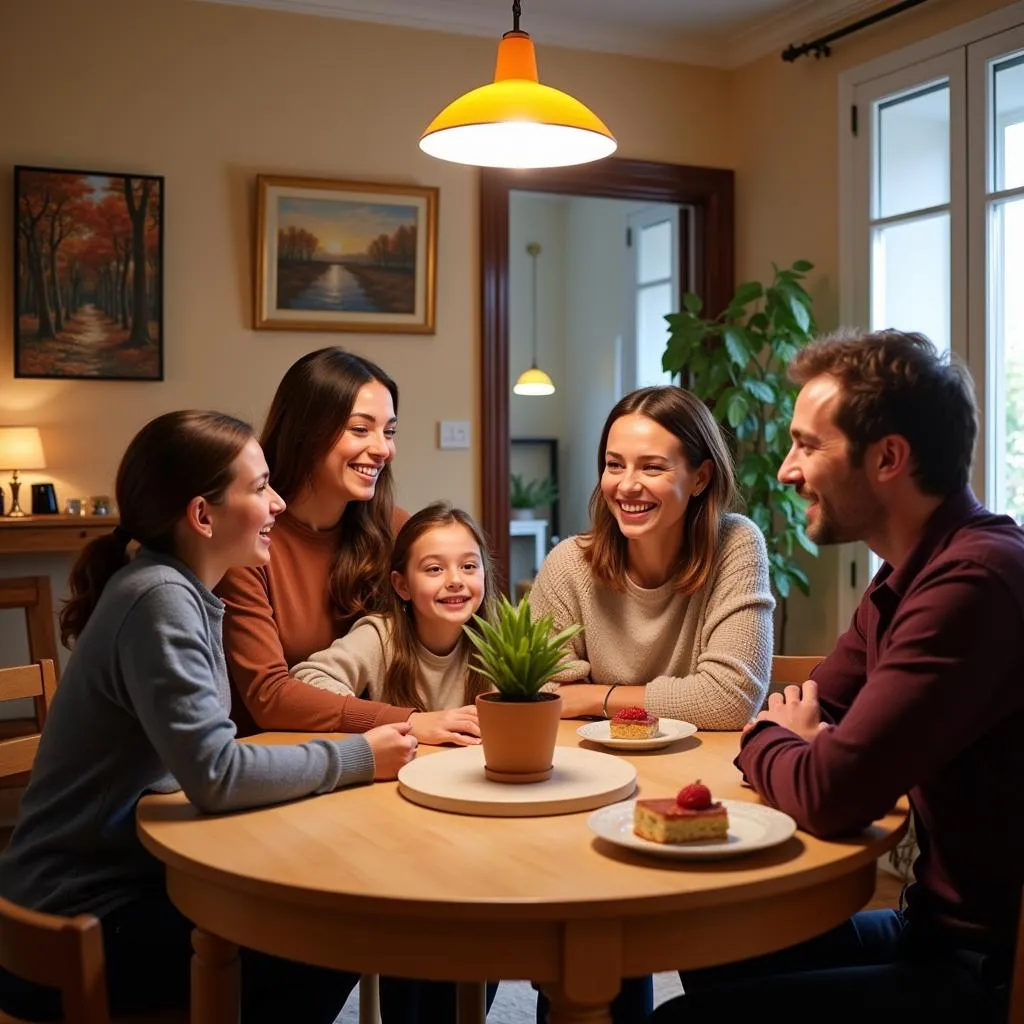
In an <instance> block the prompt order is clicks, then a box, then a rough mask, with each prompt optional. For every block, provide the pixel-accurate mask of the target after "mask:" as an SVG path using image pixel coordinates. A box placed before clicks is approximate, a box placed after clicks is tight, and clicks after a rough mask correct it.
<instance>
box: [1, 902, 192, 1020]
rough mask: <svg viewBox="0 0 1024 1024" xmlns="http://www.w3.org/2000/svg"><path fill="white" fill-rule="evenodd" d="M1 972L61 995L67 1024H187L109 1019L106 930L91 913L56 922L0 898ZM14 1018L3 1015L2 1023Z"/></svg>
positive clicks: (177, 1016)
mask: <svg viewBox="0 0 1024 1024" xmlns="http://www.w3.org/2000/svg"><path fill="white" fill-rule="evenodd" d="M0 967H3V968H4V969H5V970H7V971H9V972H10V973H11V974H14V975H17V976H18V977H19V978H24V979H25V980H26V981H31V982H35V984H37V985H48V986H50V987H51V988H56V989H59V990H60V993H61V1000H62V1006H63V1011H64V1016H63V1020H64V1024H157V1022H164V1024H172V1022H174V1024H185V1022H186V1021H187V1019H188V1018H187V1014H186V1013H184V1012H183V1013H174V1014H166V1013H165V1014H158V1015H151V1016H146V1017H115V1018H111V1016H110V1010H109V1007H108V1004H107V967H106V960H105V957H104V954H103V930H102V928H101V926H100V922H99V919H98V918H96V917H93V915H92V914H79V915H78V916H77V917H58V916H57V915H55V914H41V913H39V912H37V911H34V910H26V909H25V908H24V907H19V906H17V904H14V903H11V902H10V901H9V900H5V899H3V898H2V897H0ZM14 1020H15V1018H13V1017H8V1016H7V1015H6V1014H5V1013H2V1012H0V1024H8V1022H12V1021H14Z"/></svg>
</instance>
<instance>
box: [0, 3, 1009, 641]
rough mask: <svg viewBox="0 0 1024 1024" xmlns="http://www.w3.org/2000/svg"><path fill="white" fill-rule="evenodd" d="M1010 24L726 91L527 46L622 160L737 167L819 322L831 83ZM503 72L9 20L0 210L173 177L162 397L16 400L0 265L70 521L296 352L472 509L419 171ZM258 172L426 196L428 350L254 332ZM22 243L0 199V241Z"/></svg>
mask: <svg viewBox="0 0 1024 1024" xmlns="http://www.w3.org/2000/svg"><path fill="white" fill-rule="evenodd" d="M998 6H1003V4H1000V3H997V2H994V0H934V2H933V3H930V4H928V5H927V6H925V7H922V8H921V9H915V10H912V11H910V12H908V13H906V14H903V15H900V16H899V17H897V18H895V19H893V20H892V21H891V22H887V23H886V24H885V26H884V27H882V28H877V29H874V30H870V31H869V32H867V33H865V34H863V35H860V36H857V37H855V38H853V39H850V40H846V41H844V42H843V43H841V44H839V45H837V46H836V55H835V56H834V57H832V58H831V59H829V60H823V61H814V60H810V59H805V60H802V61H800V62H798V63H797V64H795V65H787V64H783V63H782V62H781V61H780V60H779V58H778V56H777V55H772V56H769V57H765V58H764V59H763V60H760V61H758V62H756V63H755V64H752V65H750V66H749V67H747V68H744V69H742V70H740V71H738V72H725V71H715V70H711V69H704V68H692V67H686V66H681V65H672V64H666V63H659V62H654V61H643V60H637V59H633V58H627V57H619V56H607V55H599V54H592V53H584V52H575V51H569V50H559V49H556V48H554V47H545V46H544V45H543V40H540V41H539V59H540V69H541V75H542V78H544V80H546V81H548V82H549V83H550V84H553V85H557V86H559V87H561V88H564V89H567V90H569V91H570V92H573V93H574V94H576V95H578V96H579V97H581V98H582V99H583V100H584V101H586V102H588V103H589V104H590V105H592V106H593V107H594V108H595V109H596V110H597V111H599V112H600V114H601V115H602V117H603V118H604V119H605V120H606V121H607V123H608V124H609V125H610V126H611V127H612V128H613V130H614V131H615V132H616V134H617V136H618V138H619V143H620V154H621V155H623V156H628V157H637V158H645V159H653V160H665V161H671V162H676V163H691V164H703V165H707V166H720V167H735V168H736V170H737V174H738V178H737V185H738V189H737V198H738V218H737V242H738V272H739V276H740V277H741V278H743V277H749V276H759V277H760V276H763V275H764V274H765V273H766V268H767V267H768V264H769V261H771V260H775V261H777V262H784V261H787V260H790V259H792V258H796V257H806V258H808V259H811V260H812V261H814V262H815V263H816V264H817V267H818V269H817V271H816V272H815V283H814V290H815V293H816V295H818V297H819V299H820V302H819V318H820V320H821V322H822V324H823V325H824V326H830V325H831V323H832V322H833V321H834V319H835V310H836V308H837V301H836V268H837V265H838V252H837V244H838V243H837V202H838V200H837V195H836V178H837V175H836V139H837V135H836V133H837V123H836V80H837V75H838V73H839V71H840V70H841V69H842V68H844V67H847V66H850V65H852V64H857V63H860V62H862V61H865V60H868V59H870V58H872V57H874V56H877V55H878V54H880V53H882V52H884V51H886V50H890V49H893V48H896V47H898V46H902V45H905V44H907V43H909V42H911V41H913V40H916V39H918V38H923V37H925V36H928V35H931V34H933V33H935V32H938V31H941V30H943V29H945V28H948V27H949V26H951V25H952V24H955V23H957V22H960V21H964V20H968V19H969V18H972V17H975V16H977V15H980V14H982V13H984V12H985V11H986V10H989V9H992V8H994V7H998ZM494 52H495V40H488V39H478V38H471V37H461V36H449V35H444V34H440V33H424V32H419V31H415V30H404V29H396V28H391V27H387V26H380V25H370V24H359V23H354V22H344V21H338V20H333V19H328V18H317V17H310V16H302V15H291V14H281V13H275V12H269V11H263V10H253V9H246V8H239V7H232V6H222V5H217V4H207V3H194V2H190V0H161V2H159V3H157V2H155V0H143V2H139V0H88V2H83V0H3V2H2V3H0V112H2V118H0V124H2V126H3V127H2V129H0V193H3V194H9V189H10V186H11V182H10V167H11V165H13V164H16V163H25V164H39V165H44V166H58V167H72V168H82V169H89V170H94V169H95V170H104V169H106V170H116V171H137V172H148V173H156V174H163V175H165V176H166V190H167V191H166V197H167V221H166V224H167V230H166V249H165V260H166V269H165V310H166V315H165V331H166V339H167V340H166V349H165V362H166V380H165V381H164V382H163V383H159V384H157V383H114V382H72V381H67V382H61V381H30V380H14V379H12V370H11V367H12V365H13V353H12V338H11V326H10V325H11V310H10V302H11V287H10V283H9V282H10V280H11V275H12V268H11V253H10V245H9V243H6V242H5V243H4V244H0V280H2V281H3V282H5V284H4V287H3V288H0V422H2V423H9V424H15V423H33V424H37V425H39V426H40V427H41V428H42V431H43V440H44V444H45V446H46V451H47V456H48V459H49V465H50V468H49V469H48V470H47V471H46V473H45V474H42V475H41V477H42V478H45V479H51V480H53V481H55V482H56V484H57V487H58V491H59V494H60V498H61V501H63V499H64V498H65V497H67V496H68V495H80V494H92V493H97V492H109V491H110V489H111V487H112V477H113V473H114V469H115V466H116V462H117V458H118V456H119V454H120V452H121V450H122V449H123V447H124V445H125V443H126V442H127V440H128V438H129V437H130V436H131V434H132V433H133V432H134V431H135V430H136V429H137V428H138V427H139V426H140V425H141V424H142V423H143V422H144V421H145V420H146V419H148V418H150V417H151V416H153V415H155V414H156V413H158V412H161V411H164V410H168V409H173V408H178V407H182V406H212V407H220V408H223V409H225V410H226V411H229V412H234V413H236V414H240V415H242V416H245V417H248V418H250V419H252V420H254V421H256V422H257V423H258V422H259V421H260V419H261V418H262V416H263V414H264V412H265V409H266V407H267V404H268V402H269V399H270V396H271V394H272V392H273V389H274V386H275V385H276V383H277V381H278V379H279V378H280V375H281V373H282V372H283V371H284V369H285V368H286V367H287V366H288V365H289V364H290V363H291V362H292V361H293V360H294V359H295V358H296V357H297V356H299V355H300V354H301V353H302V352H305V351H307V350H309V349H311V348H314V347H318V346H320V345H322V344H330V343H340V344H343V345H346V346H347V347H350V348H352V349H353V350H355V351H357V352H360V353H363V354H365V355H367V356H369V357H370V358H373V359H375V360H378V361H379V362H381V363H382V364H383V365H384V366H385V367H386V368H389V369H390V370H391V371H392V372H393V373H394V374H395V376H396V378H397V379H398V381H399V383H400V385H401V387H402V408H401V421H402V431H401V439H400V445H399V457H398V461H397V465H396V468H397V475H398V480H399V499H400V501H401V502H402V503H403V504H404V505H406V506H408V507H413V508H415V507H418V506H419V505H421V504H423V503H425V502H426V501H428V500H430V499H432V498H434V497H435V496H438V495H445V496H448V497H450V498H452V499H453V500H455V501H458V502H460V503H463V504H465V505H467V506H469V507H471V508H476V506H477V492H478V475H479V474H478V466H477V461H478V460H477V451H478V448H477V447H476V446H475V445H474V449H473V450H472V451H470V452H440V451H438V450H437V448H436V427H435V423H436V421H437V420H439V419H441V418H454V419H466V418H468V419H472V420H473V421H474V423H476V421H477V420H478V415H477V413H478V410H477V402H478V398H477V396H478V385H477V373H478V359H477V347H478V298H477V291H478V287H477V216H476V202H477V190H476V180H477V176H476V172H475V171H473V170H471V169H467V168H462V167H457V166H454V165H448V164H443V163H440V162H437V161H434V160H431V159H430V158H428V157H425V156H423V155H421V154H420V152H419V150H418V149H417V148H416V139H417V138H418V134H419V132H420V131H421V130H422V128H423V126H424V125H425V124H426V123H427V121H428V120H429V119H430V118H431V117H432V116H433V114H434V113H436V112H437V110H439V109H440V108H441V107H442V106H443V105H444V104H445V103H446V102H448V101H449V100H450V99H451V98H453V97H454V96H455V95H457V94H459V93H460V92H462V91H465V90H466V89H467V88H469V87H470V86H472V85H475V84H479V83H482V82H483V81H485V80H486V79H488V78H489V76H490V74H491V72H492V66H493V59H494ZM259 172H264V173H280V174H300V175H311V176H323V177H336V178H350V179H357V180H371V181H382V182H408V183H416V184H426V185H437V186H439V187H440V190H441V192H440V231H439V236H440V245H439V263H438V266H439V273H438V306H437V334H436V335H435V336H432V337H429V336H428V337H418V336H404V337H403V336H401V335H391V336H388V335H383V336H376V337H374V336H372V335H358V334H314V333H283V332H262V331H257V332H254V331H252V330H251V329H250V326H249V324H250V317H251V314H250V308H251V277H252V242H253V238H252V235H253V232H252V220H253V195H254V179H255V175H256V174H257V173H259ZM10 235H11V224H10V204H9V202H0V239H9V238H10ZM35 478H39V477H32V476H26V480H29V481H30V480H32V479H35ZM35 568H42V569H46V570H48V571H51V572H52V573H53V575H54V581H55V587H56V589H57V590H58V592H60V590H61V589H62V588H63V585H64V577H65V576H66V565H65V564H64V563H63V561H62V560H57V559H53V560H49V561H45V562H35V561H32V560H29V559H23V558H19V559H14V560H9V561H7V562H5V563H4V565H3V566H0V572H3V573H4V574H5V575H6V574H10V573H11V572H13V571H30V570H32V569H35ZM835 575H836V571H835V562H834V558H833V559H829V558H827V557H826V558H824V559H823V560H822V562H821V563H820V564H819V565H818V566H816V567H815V569H814V576H815V583H816V587H815V598H814V600H813V601H810V602H796V603H795V607H794V609H793V614H794V617H795V619H796V621H795V622H794V627H793V630H792V634H791V635H792V637H793V643H792V645H791V646H792V647H793V648H794V649H797V648H801V649H804V650H817V649H821V648H822V647H823V646H824V645H825V644H826V643H830V641H831V637H832V636H834V634H835V630H836V626H837V623H836V621H835V612H834V605H835V602H834V600H833V599H832V596H831V590H832V585H833V582H834V579H835ZM5 653H7V652H5Z"/></svg>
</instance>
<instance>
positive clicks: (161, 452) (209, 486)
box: [60, 410, 253, 646]
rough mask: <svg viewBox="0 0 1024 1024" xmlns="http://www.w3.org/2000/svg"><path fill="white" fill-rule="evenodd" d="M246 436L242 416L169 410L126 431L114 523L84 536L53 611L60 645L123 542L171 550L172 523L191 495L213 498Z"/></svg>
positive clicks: (115, 563) (112, 567)
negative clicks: (64, 594)
mask: <svg viewBox="0 0 1024 1024" xmlns="http://www.w3.org/2000/svg"><path fill="white" fill-rule="evenodd" d="M252 436H253V430H252V427H250V426H249V424H248V423H243V422H242V421H241V420H236V419H235V418H234V417H233V416H226V415H224V414H223V413H219V412H197V411H195V410H186V411H182V412H169V413H165V414H164V415H163V416H158V417H157V418H156V419H155V420H151V421H150V422H149V423H147V424H146V425H145V426H144V427H143V428H142V429H141V430H140V431H139V432H138V433H137V434H136V435H135V437H134V438H132V440H131V443H130V444H129V445H128V448H127V449H126V451H125V453H124V456H123V457H122V459H121V465H120V466H119V467H118V470H117V482H116V484H115V494H116V496H117V507H118V513H119V515H120V517H121V521H120V524H119V525H118V526H117V527H116V528H115V529H114V531H113V532H112V533H108V534H107V535H106V536H103V537H97V538H96V540H94V541H91V542H90V543H88V544H87V545H86V546H85V547H84V548H83V549H82V553H81V554H80V555H79V556H78V560H77V561H76V562H75V565H74V568H73V569H72V570H71V580H70V587H71V597H69V598H68V600H67V601H65V602H64V606H63V607H62V608H61V612H60V639H61V642H62V643H63V644H64V645H65V646H70V644H71V642H72V641H73V640H75V639H76V638H77V637H79V636H80V635H81V633H82V630H83V629H84V628H85V624H86V623H87V622H88V621H89V617H90V616H91V615H92V613H93V611H94V610H95V608H96V605H97V603H98V602H99V599H100V594H102V593H103V588H104V587H105V586H106V585H107V583H108V582H109V581H110V578H111V577H112V576H113V575H114V573H116V572H117V570H118V569H121V568H123V567H124V566H125V565H127V564H128V561H129V558H128V555H127V552H126V549H127V546H128V543H129V541H132V540H136V541H138V542H139V543H140V544H142V545H144V546H145V547H147V548H150V549H151V550H153V551H159V552H161V553H163V554H168V555H173V554H174V527H175V526H176V525H177V523H178V521H179V520H180V519H181V517H182V516H183V515H184V514H185V510H186V509H187V508H188V503H189V502H190V501H191V500H192V499H193V498H196V497H203V498H205V499H206V500H207V501H209V502H211V503H214V504H217V503H219V502H220V501H221V500H222V499H223V497H224V491H225V490H226V489H227V487H228V485H229V484H230V483H231V481H232V480H233V479H234V476H235V467H234V462H235V459H236V458H237V457H238V455H239V453H240V452H241V451H242V449H243V448H244V447H245V444H246V442H247V441H248V440H249V439H250V438H251V437H252Z"/></svg>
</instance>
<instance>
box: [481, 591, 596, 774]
mask: <svg viewBox="0 0 1024 1024" xmlns="http://www.w3.org/2000/svg"><path fill="white" fill-rule="evenodd" d="M553 626H554V621H553V619H552V617H551V616H550V615H542V616H541V617H540V618H539V619H537V621H536V622H534V621H533V619H532V617H531V615H530V605H529V600H528V599H527V598H525V597H524V598H523V599H522V600H521V601H520V602H519V603H518V604H515V605H514V604H512V603H511V602H510V601H509V600H508V598H506V597H505V596H504V595H502V596H501V598H499V601H498V608H497V611H496V613H495V616H494V621H493V622H487V621H485V620H484V619H482V618H480V616H479V615H474V616H473V622H472V624H467V625H466V626H463V629H464V630H465V631H466V635H467V636H468V637H469V639H470V641H472V643H473V646H474V647H475V648H476V653H475V654H474V656H473V661H474V663H475V666H476V668H477V670H478V671H479V672H481V673H483V675H485V676H486V677H487V678H488V679H490V681H491V682H492V683H493V684H494V691H493V692H491V693H482V694H480V695H479V696H478V697H477V698H476V708H477V713H478V715H479V717H480V742H481V744H482V745H483V749H484V772H485V774H486V775H487V778H489V779H490V780H491V781H492V782H510V783H527V782H543V781H544V780H545V779H548V778H550V777H551V771H552V764H553V761H552V758H553V754H554V749H555V739H556V737H557V735H558V722H559V718H560V716H561V711H562V698H561V697H560V696H559V695H558V694H557V693H547V692H544V691H543V689H542V687H543V686H544V684H545V683H547V682H550V680H551V678H552V677H553V676H555V675H556V674H557V673H558V670H559V669H560V668H561V667H562V665H563V664H564V663H565V661H566V660H567V657H568V655H567V652H566V648H565V645H566V644H567V643H568V642H569V641H570V640H571V639H572V638H573V637H574V636H575V635H576V634H577V633H579V632H580V630H581V629H582V628H583V627H582V626H578V625H572V626H569V627H568V628H567V629H563V630H562V632H560V633H558V634H553V632H552V627H553Z"/></svg>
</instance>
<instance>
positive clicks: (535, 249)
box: [526, 242, 540, 370]
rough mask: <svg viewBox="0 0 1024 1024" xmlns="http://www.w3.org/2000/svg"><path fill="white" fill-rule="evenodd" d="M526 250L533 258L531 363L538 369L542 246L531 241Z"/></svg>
mask: <svg viewBox="0 0 1024 1024" xmlns="http://www.w3.org/2000/svg"><path fill="white" fill-rule="evenodd" d="M526 251H527V252H528V253H529V254H530V257H531V259H532V260H533V363H532V364H531V365H532V367H533V369H535V370H536V369H537V255H538V253H539V252H540V246H539V245H538V244H537V243H536V242H531V243H530V244H529V245H528V246H527V247H526Z"/></svg>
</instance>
